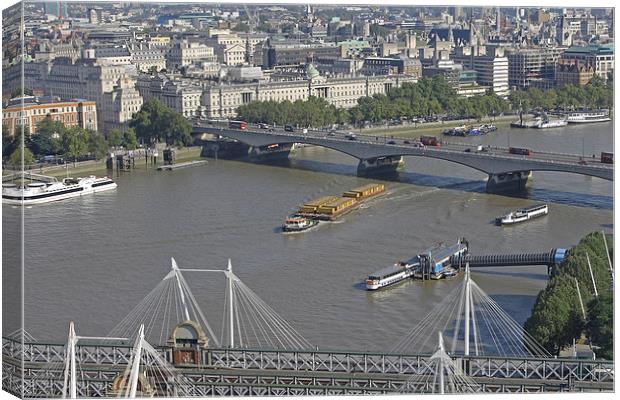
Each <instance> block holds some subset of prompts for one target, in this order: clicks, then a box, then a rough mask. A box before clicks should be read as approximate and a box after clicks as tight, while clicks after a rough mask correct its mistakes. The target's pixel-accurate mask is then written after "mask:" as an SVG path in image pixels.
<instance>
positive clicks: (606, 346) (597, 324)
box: [586, 290, 614, 360]
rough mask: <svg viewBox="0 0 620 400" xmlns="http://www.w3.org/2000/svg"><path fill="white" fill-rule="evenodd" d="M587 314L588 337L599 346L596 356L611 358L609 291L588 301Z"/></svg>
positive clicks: (612, 313)
mask: <svg viewBox="0 0 620 400" xmlns="http://www.w3.org/2000/svg"><path fill="white" fill-rule="evenodd" d="M588 316H589V321H588V323H587V326H586V329H587V332H588V337H589V338H590V339H591V340H592V342H593V343H595V344H596V345H597V346H599V347H600V349H599V350H598V352H597V354H598V356H600V357H602V358H605V359H608V360H613V358H614V299H613V296H612V294H611V292H609V291H607V290H605V291H603V292H602V293H601V294H600V295H599V296H598V297H596V298H594V299H592V300H591V301H590V302H589V303H588Z"/></svg>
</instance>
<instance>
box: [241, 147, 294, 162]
mask: <svg viewBox="0 0 620 400" xmlns="http://www.w3.org/2000/svg"><path fill="white" fill-rule="evenodd" d="M294 151H295V146H294V144H293V143H281V144H270V145H266V146H250V148H249V149H248V158H249V160H250V161H256V162H260V161H275V160H286V159H288V156H289V154H290V153H292V152H294Z"/></svg>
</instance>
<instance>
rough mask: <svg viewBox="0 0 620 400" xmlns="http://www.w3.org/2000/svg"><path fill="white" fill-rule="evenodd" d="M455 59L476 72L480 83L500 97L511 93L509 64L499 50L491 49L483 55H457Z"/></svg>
mask: <svg viewBox="0 0 620 400" xmlns="http://www.w3.org/2000/svg"><path fill="white" fill-rule="evenodd" d="M453 59H454V61H455V62H458V63H460V64H462V65H463V67H465V68H468V69H471V70H474V71H476V73H477V80H478V83H479V84H480V85H483V86H487V87H490V88H491V89H493V92H494V93H495V94H497V95H498V96H508V94H509V93H510V86H509V62H508V58H507V57H506V56H504V54H503V51H501V50H500V49H499V48H498V49H493V48H489V49H488V52H487V54H483V55H474V53H471V54H469V55H467V54H462V53H461V54H458V53H457V54H456V55H454V56H453Z"/></svg>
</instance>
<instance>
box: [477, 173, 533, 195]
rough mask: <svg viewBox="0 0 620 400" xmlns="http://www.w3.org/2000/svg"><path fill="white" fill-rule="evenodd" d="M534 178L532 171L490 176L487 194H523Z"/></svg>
mask: <svg viewBox="0 0 620 400" xmlns="http://www.w3.org/2000/svg"><path fill="white" fill-rule="evenodd" d="M531 177H532V171H514V172H506V173H501V174H489V179H488V180H487V193H494V194H506V193H518V192H523V191H524V190H525V188H526V186H527V184H528V181H529V178H531Z"/></svg>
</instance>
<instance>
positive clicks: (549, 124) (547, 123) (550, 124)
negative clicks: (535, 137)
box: [533, 118, 568, 129]
mask: <svg viewBox="0 0 620 400" xmlns="http://www.w3.org/2000/svg"><path fill="white" fill-rule="evenodd" d="M566 125H568V122H567V121H566V120H564V119H556V120H550V119H542V118H541V119H538V120H537V121H536V123H535V124H534V125H533V128H536V129H548V128H561V127H563V126H566Z"/></svg>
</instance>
